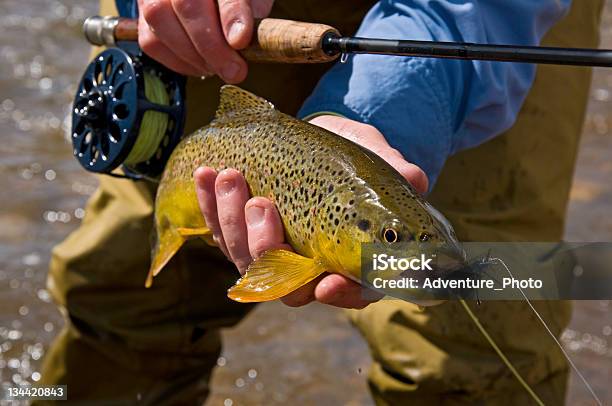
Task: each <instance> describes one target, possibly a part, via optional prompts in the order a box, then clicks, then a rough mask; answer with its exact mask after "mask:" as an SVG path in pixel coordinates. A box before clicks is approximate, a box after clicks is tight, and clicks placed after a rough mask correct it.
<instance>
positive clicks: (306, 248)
mask: <svg viewBox="0 0 612 406" xmlns="http://www.w3.org/2000/svg"><path fill="white" fill-rule="evenodd" d="M200 166H209V167H213V168H215V169H216V170H217V171H220V170H223V169H225V168H235V169H237V170H238V171H240V172H241V173H242V174H244V176H245V179H246V181H247V183H248V185H249V188H250V192H251V195H253V196H264V197H267V198H268V199H270V200H272V201H273V202H275V203H276V206H277V208H278V211H279V214H280V217H281V219H282V222H283V225H284V228H285V234H286V240H287V242H288V243H289V244H290V245H291V246H292V247H293V249H294V250H295V253H296V254H289V253H278V252H277V253H274V252H271V253H270V254H269V255H268V256H266V255H265V254H264V256H263V257H262V258H261V259H258V260H257V261H255V262H254V264H252V266H251V267H250V268H249V270H248V271H247V273H246V275H245V276H244V277H243V278H242V279H241V280H239V281H238V283H237V285H236V286H235V287H234V288H232V289H230V297H232V298H233V299H235V300H239V301H261V300H272V299H274V298H276V297H278V295H280V296H284V294H286V293H289V292H290V291H291V290H294V289H297V288H298V287H299V286H301V285H303V284H304V283H307V282H308V281H310V280H312V279H314V278H315V277H316V276H318V275H319V274H321V273H322V272H325V271H328V272H335V273H340V274H342V275H344V276H346V277H348V278H350V279H352V280H354V281H357V282H360V276H361V275H360V272H361V270H360V269H361V263H360V262H361V258H360V252H361V244H362V243H372V242H380V243H385V242H386V241H385V239H390V238H391V239H393V238H394V236H395V237H396V238H397V241H401V242H406V241H415V242H416V244H411V246H415V247H417V249H418V247H419V244H420V242H423V243H426V244H423V250H425V249H426V248H425V246H427V247H431V246H433V245H435V244H432V243H436V242H439V243H444V244H446V245H448V246H450V247H452V250H456V252H453V253H452V254H451V255H450V258H451V259H452V260H457V262H460V261H461V260H462V258H461V256H462V250H461V249H460V248H459V247H458V242H457V240H456V237H455V235H454V232H453V230H452V227H451V226H450V224H448V222H447V221H446V220H445V219H444V217H443V216H442V215H441V214H440V213H438V212H437V211H436V210H435V209H434V208H433V207H432V206H431V205H429V203H427V202H426V201H425V200H424V199H423V198H422V197H421V196H420V195H419V193H418V192H416V191H415V190H414V188H413V187H412V186H411V185H410V184H409V183H408V182H407V181H406V180H405V179H404V178H403V177H402V176H401V175H400V174H399V173H398V172H397V171H396V170H395V169H394V168H393V167H392V166H390V165H389V164H388V163H387V162H386V161H384V160H383V159H382V158H380V157H379V156H377V155H376V154H374V153H373V152H371V151H369V150H367V149H365V148H363V147H361V146H359V145H358V144H355V143H353V142H351V141H349V140H347V139H345V138H343V137H341V136H338V135H337V134H334V133H331V132H329V131H327V130H325V129H323V128H320V127H317V126H314V125H312V124H309V123H307V122H304V121H301V120H298V119H295V118H293V117H291V116H289V115H286V114H283V113H281V112H279V111H278V110H276V109H274V107H273V106H272V105H271V104H270V103H269V102H267V101H266V100H264V99H262V98H259V97H257V96H255V95H253V94H251V93H249V92H247V91H244V90H242V89H240V88H238V87H235V86H230V85H228V86H224V87H223V88H222V90H221V101H220V105H219V109H218V111H217V114H216V117H215V119H214V120H213V121H212V122H211V123H210V124H209V125H208V126H206V127H204V128H202V129H200V130H199V131H196V132H195V133H193V134H191V135H190V136H188V137H186V138H185V139H183V141H182V142H181V143H180V144H179V145H178V146H177V147H176V149H175V150H174V152H173V153H172V156H171V157H170V160H169V162H168V164H167V166H166V169H165V171H164V173H163V176H162V179H161V183H160V186H159V189H158V193H157V197H156V204H155V226H156V233H157V243H156V246H155V249H154V252H153V259H152V264H151V270H150V275H149V279H148V285H150V283H151V281H152V277H153V276H154V275H155V274H157V273H159V272H160V271H161V269H162V268H163V266H164V265H165V264H166V263H167V262H168V260H169V259H170V258H171V257H172V256H173V255H174V253H175V252H176V251H177V250H178V249H179V248H180V246H181V245H182V244H183V243H184V241H185V240H187V239H188V238H193V237H203V238H209V237H210V231H209V230H208V228H207V227H206V224H205V222H204V219H203V217H202V215H201V213H200V210H199V207H198V202H197V198H196V193H195V186H194V181H193V172H194V170H195V169H197V168H198V167H200ZM427 249H429V248H427ZM421 251H422V250H421ZM420 253H421V252H418V253H417V252H414V255H415V256H416V255H417V254H419V255H420ZM266 254H268V253H266Z"/></svg>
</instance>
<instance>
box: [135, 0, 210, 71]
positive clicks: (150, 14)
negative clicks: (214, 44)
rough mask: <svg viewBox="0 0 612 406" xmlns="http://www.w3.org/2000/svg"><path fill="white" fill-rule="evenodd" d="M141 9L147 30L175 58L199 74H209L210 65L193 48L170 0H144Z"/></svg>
mask: <svg viewBox="0 0 612 406" xmlns="http://www.w3.org/2000/svg"><path fill="white" fill-rule="evenodd" d="M141 10H142V16H143V18H144V20H145V21H146V23H147V25H148V26H149V30H150V31H151V32H153V33H154V34H155V36H156V37H157V38H158V39H159V40H160V41H161V42H162V43H163V44H164V45H165V46H166V47H167V48H168V49H170V50H172V52H173V54H174V55H176V59H178V60H180V61H183V62H184V63H186V64H188V65H191V66H192V67H193V68H194V69H195V70H196V71H197V72H198V73H199V76H202V75H210V74H211V69H210V67H209V66H208V65H207V64H206V61H205V60H204V59H203V58H202V57H201V56H200V54H199V53H198V51H197V50H196V49H195V47H194V46H193V44H192V43H191V39H190V38H189V36H188V35H187V33H186V32H185V30H184V29H183V26H182V25H181V23H180V21H179V19H178V18H177V17H176V14H175V13H174V10H173V9H172V4H171V3H170V0H154V1H146V2H144V4H143V6H142V9H141Z"/></svg>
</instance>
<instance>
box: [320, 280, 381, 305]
mask: <svg viewBox="0 0 612 406" xmlns="http://www.w3.org/2000/svg"><path fill="white" fill-rule="evenodd" d="M366 293H367V296H366ZM314 296H315V299H316V300H317V301H319V302H321V303H325V304H328V305H332V306H337V307H343V308H346V309H363V308H364V307H366V306H367V305H369V304H371V303H373V302H376V301H377V300H380V299H381V298H382V297H383V296H384V295H382V294H380V293H377V292H373V291H369V290H368V291H366V292H364V288H363V287H362V286H361V285H359V284H358V283H356V282H353V281H351V280H350V279H348V278H345V277H344V276H342V275H338V274H330V275H327V276H325V278H323V279H321V281H320V282H319V283H318V284H317V286H316V288H315V290H314Z"/></svg>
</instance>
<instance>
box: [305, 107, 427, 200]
mask: <svg viewBox="0 0 612 406" xmlns="http://www.w3.org/2000/svg"><path fill="white" fill-rule="evenodd" d="M310 123H311V124H314V125H316V126H319V127H322V128H325V129H326V130H328V131H331V132H333V133H336V134H338V135H341V136H343V137H344V138H346V139H349V140H351V141H353V142H354V143H356V144H359V145H361V146H362V147H365V148H367V149H369V150H370V151H372V152H374V153H375V154H376V155H378V156H379V157H381V158H382V159H384V160H385V161H387V163H388V164H389V165H391V166H392V167H394V168H395V169H396V170H397V171H398V172H399V173H400V174H401V175H402V176H403V177H404V178H405V179H406V180H407V181H408V182H410V184H411V185H412V186H414V188H415V189H416V190H417V191H418V192H419V193H421V194H424V193H425V192H427V188H428V187H429V180H428V179H427V175H425V172H423V170H422V169H421V168H419V167H418V166H416V165H415V164H411V163H410V162H408V161H406V159H404V157H403V156H402V154H401V153H400V152H399V151H398V150H397V149H395V148H393V147H392V146H390V145H389V143H388V142H387V140H386V139H385V136H384V135H383V134H382V133H381V132H380V131H378V130H377V129H376V127H374V126H371V125H369V124H364V123H360V122H359V121H354V120H349V119H348V118H344V117H338V116H332V115H322V116H318V117H315V118H313V119H311V120H310Z"/></svg>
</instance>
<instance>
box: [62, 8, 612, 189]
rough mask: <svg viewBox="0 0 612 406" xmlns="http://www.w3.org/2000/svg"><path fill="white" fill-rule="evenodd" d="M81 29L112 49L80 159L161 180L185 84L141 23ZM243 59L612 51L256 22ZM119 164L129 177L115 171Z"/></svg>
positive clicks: (180, 117) (97, 72)
mask: <svg viewBox="0 0 612 406" xmlns="http://www.w3.org/2000/svg"><path fill="white" fill-rule="evenodd" d="M83 30H84V33H85V37H86V38H87V40H88V41H89V42H90V43H91V44H93V45H98V46H106V47H108V48H107V49H106V50H105V51H103V52H102V53H100V54H99V55H98V56H97V57H95V58H94V59H93V61H92V62H91V63H90V65H89V66H88V67H87V70H86V71H85V74H84V75H83V77H82V79H81V82H80V84H79V87H78V90H77V94H76V97H75V101H74V105H73V120H72V137H71V138H72V144H73V152H74V155H75V157H76V158H77V160H78V161H79V162H80V163H81V165H82V166H83V167H84V168H85V169H87V170H88V171H91V172H98V173H105V174H110V175H113V176H121V177H129V178H132V179H142V178H146V177H148V178H151V177H156V176H158V175H159V174H160V173H161V172H162V170H163V168H164V165H165V163H166V161H167V159H168V158H169V156H170V153H171V152H172V150H173V149H174V147H175V146H176V144H177V143H178V142H179V140H180V138H181V137H182V135H183V134H182V132H183V123H184V118H185V78H184V77H182V76H181V75H179V74H177V73H175V72H172V71H170V70H169V69H167V68H165V67H163V66H162V65H161V64H159V63H157V62H155V61H154V60H152V59H151V58H149V57H147V56H146V55H145V54H144V53H143V52H142V50H141V49H140V48H139V47H138V43H137V41H138V24H137V20H134V19H127V18H119V17H100V16H94V17H90V18H88V19H87V20H86V21H85V23H84V25H83ZM240 53H241V54H242V56H243V57H244V58H245V59H246V60H248V61H250V62H255V63H258V62H264V63H324V62H332V61H334V60H336V59H337V58H338V57H340V56H341V55H342V56H343V57H344V56H346V55H349V54H382V55H397V56H413V57H427V58H450V59H463V60H484V61H500V62H523V63H537V64H558V65H576V66H602V67H610V66H612V50H599V49H577V48H551V47H526V46H514V45H485V44H472V43H453V42H434V41H413V40H388V39H370V38H357V37H343V36H342V35H341V34H340V33H339V32H338V30H336V29H335V28H333V27H330V26H328V25H324V24H314V23H304V22H298V21H290V20H279V19H273V18H266V19H263V20H258V21H256V28H255V33H254V35H253V41H252V43H251V44H250V46H249V47H247V48H246V49H244V50H241V51H240ZM343 60H344V59H341V61H343ZM119 166H122V167H123V174H117V173H116V172H114V170H115V169H116V168H118V167H119Z"/></svg>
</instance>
